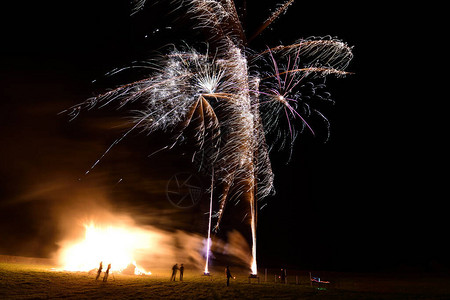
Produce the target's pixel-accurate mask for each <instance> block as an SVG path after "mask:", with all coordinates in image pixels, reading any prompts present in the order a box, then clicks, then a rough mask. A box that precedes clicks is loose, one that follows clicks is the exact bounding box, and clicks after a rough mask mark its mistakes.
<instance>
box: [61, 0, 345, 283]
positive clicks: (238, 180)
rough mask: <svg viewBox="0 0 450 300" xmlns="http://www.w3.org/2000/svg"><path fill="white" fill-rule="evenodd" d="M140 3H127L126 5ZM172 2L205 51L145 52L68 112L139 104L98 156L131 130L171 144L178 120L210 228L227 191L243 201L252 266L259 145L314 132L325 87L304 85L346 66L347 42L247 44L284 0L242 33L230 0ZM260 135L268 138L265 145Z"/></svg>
mask: <svg viewBox="0 0 450 300" xmlns="http://www.w3.org/2000/svg"><path fill="white" fill-rule="evenodd" d="M145 2H146V1H145V0H137V1H134V4H135V6H134V10H133V13H136V12H137V11H138V10H139V9H141V8H143V7H144V6H145ZM172 2H173V3H175V4H179V5H180V6H181V5H183V6H185V7H186V8H187V13H188V16H189V17H190V18H192V19H193V20H195V21H196V24H197V28H200V29H201V30H203V31H204V32H206V33H207V36H208V37H209V39H208V40H207V41H205V42H207V45H208V49H207V50H205V51H203V52H201V51H197V50H195V49H194V48H191V47H187V46H185V47H183V48H182V49H177V48H175V47H174V48H172V49H171V50H170V51H168V53H167V54H165V55H161V56H160V57H159V58H158V59H157V60H155V62H154V66H155V67H154V71H153V72H152V73H151V74H149V76H148V77H146V78H144V79H142V80H139V81H136V82H132V83H129V84H125V85H123V86H120V87H118V88H116V89H113V90H111V91H108V92H106V93H104V94H101V95H99V96H97V97H94V98H91V99H88V100H87V101H85V102H83V103H81V104H79V105H76V106H74V107H72V108H70V109H69V110H67V111H66V112H67V113H68V114H69V115H70V116H71V117H72V118H74V117H76V116H77V115H78V114H79V112H80V111H81V110H83V109H91V108H93V107H104V106H107V105H116V106H118V107H124V106H127V105H128V104H130V103H137V104H139V105H141V107H142V109H139V110H137V111H134V113H133V114H132V118H131V120H132V121H131V122H132V127H131V129H129V130H128V131H127V132H125V133H124V134H123V135H122V136H121V137H120V138H119V139H118V140H116V141H115V142H114V143H113V144H112V145H111V147H110V148H108V149H107V150H106V152H105V153H104V154H103V156H104V155H105V154H106V153H108V152H109V151H110V149H111V148H112V147H113V146H114V145H115V144H117V143H118V142H120V141H121V140H122V139H123V138H125V137H126V136H127V135H128V134H129V133H130V132H131V131H133V130H136V129H138V128H139V129H141V130H142V131H144V132H146V133H148V134H150V133H152V132H155V131H159V130H161V131H165V132H167V133H168V134H170V135H171V136H173V137H174V143H172V144H171V145H172V146H173V145H175V144H177V142H179V141H180V140H181V137H182V136H183V133H184V131H185V130H186V129H187V127H188V126H195V129H196V130H195V132H196V135H195V141H196V146H197V147H196V148H197V150H196V152H195V153H194V156H197V157H201V162H202V164H206V165H207V166H208V168H207V169H208V170H211V172H213V174H214V177H212V178H214V182H213V183H214V185H215V186H217V187H218V188H217V190H218V191H219V193H217V194H218V199H219V209H218V211H217V213H216V214H215V216H216V222H215V227H214V230H217V229H218V228H219V225H220V222H221V219H222V216H223V212H224V210H225V207H226V205H227V202H229V201H230V199H236V200H237V201H240V200H242V201H246V202H247V203H248V204H249V209H250V214H249V215H250V227H251V233H252V262H251V269H252V274H256V273H257V264H256V225H257V208H258V206H257V200H258V199H263V198H264V197H266V196H268V195H269V194H271V193H272V192H273V190H274V188H273V173H272V168H271V164H270V160H269V150H270V149H271V147H272V146H274V145H278V146H279V147H280V148H284V147H285V146H286V143H287V142H288V143H289V147H290V148H292V145H293V142H294V140H295V138H296V137H297V135H298V133H301V132H302V131H304V130H308V131H310V132H312V133H313V134H314V130H313V128H312V126H311V125H310V124H309V121H308V120H309V119H311V118H313V117H314V116H317V117H319V119H322V120H324V122H325V124H326V125H327V126H328V120H327V119H326V118H325V116H324V115H323V114H322V113H321V112H319V111H318V110H317V109H315V108H314V101H331V99H330V98H329V93H327V92H325V91H324V84H322V83H320V84H315V85H314V83H312V81H311V80H312V79H314V78H324V77H326V76H328V75H336V76H344V75H346V74H348V73H347V72H346V71H345V68H346V67H347V66H348V64H349V62H350V60H351V59H352V52H351V48H350V47H349V46H347V45H346V44H345V43H344V42H342V41H340V40H337V39H335V38H331V37H325V38H321V39H317V38H308V39H302V40H299V41H297V42H296V43H295V44H292V45H288V46H276V47H273V48H269V47H268V48H267V49H265V50H263V51H261V52H260V53H257V52H254V51H250V49H249V45H248V43H249V42H248V41H251V40H253V39H255V38H256V37H257V36H258V35H259V34H260V33H261V32H262V31H263V30H264V29H265V28H266V27H268V26H269V25H270V24H271V23H272V22H273V21H274V20H275V19H277V18H278V16H280V15H281V14H282V13H283V12H285V11H286V9H287V8H288V6H289V5H290V4H292V3H293V2H294V1H293V0H290V1H286V2H285V3H284V4H281V5H280V6H279V8H278V9H276V10H275V12H274V13H273V14H272V15H271V16H270V17H269V18H268V19H267V20H266V21H265V22H264V23H263V25H262V26H261V27H260V28H258V30H257V31H256V33H255V34H254V35H252V36H251V38H250V39H247V38H246V35H245V32H244V30H243V28H242V23H241V21H240V19H239V16H238V14H237V10H236V7H235V4H234V2H233V1H232V0H187V1H172ZM305 91H306V92H307V91H309V95H306V94H305V93H306V92H305ZM266 135H267V136H268V137H272V140H271V141H270V143H267V142H266ZM268 145H269V146H268ZM172 146H170V147H172ZM168 147H169V146H168ZM103 156H102V157H103ZM97 163H98V161H97V162H96V163H95V164H94V165H93V167H94V166H95V165H96V164H97ZM211 192H212V191H211ZM209 231H210V230H209ZM208 245H209V238H208Z"/></svg>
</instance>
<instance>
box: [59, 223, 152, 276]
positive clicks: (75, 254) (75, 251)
mask: <svg viewBox="0 0 450 300" xmlns="http://www.w3.org/2000/svg"><path fill="white" fill-rule="evenodd" d="M84 227H85V229H86V233H85V237H84V240H82V241H78V242H75V243H72V244H70V245H67V246H66V247H64V248H63V249H62V252H61V256H60V261H61V263H62V265H63V269H64V270H67V271H90V270H92V269H97V268H98V267H99V264H100V262H103V267H104V269H106V266H107V265H108V264H111V271H112V272H121V271H123V270H124V269H127V270H130V269H132V270H133V269H134V274H135V275H150V274H151V272H147V271H145V270H144V269H142V268H139V267H138V266H137V264H136V260H135V256H136V255H137V253H138V252H140V251H142V250H148V249H150V248H151V246H152V236H151V235H150V234H149V233H148V232H146V231H144V230H139V229H137V228H133V227H126V226H124V227H113V226H106V227H101V226H96V225H95V224H93V223H91V224H89V225H84ZM130 265H134V267H133V266H131V268H130Z"/></svg>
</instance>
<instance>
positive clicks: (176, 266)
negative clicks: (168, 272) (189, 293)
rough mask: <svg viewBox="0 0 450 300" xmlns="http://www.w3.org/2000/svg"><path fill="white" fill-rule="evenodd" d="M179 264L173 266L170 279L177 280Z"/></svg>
mask: <svg viewBox="0 0 450 300" xmlns="http://www.w3.org/2000/svg"><path fill="white" fill-rule="evenodd" d="M177 270H178V264H175V265H174V266H173V267H172V277H170V281H175V277H176V276H177Z"/></svg>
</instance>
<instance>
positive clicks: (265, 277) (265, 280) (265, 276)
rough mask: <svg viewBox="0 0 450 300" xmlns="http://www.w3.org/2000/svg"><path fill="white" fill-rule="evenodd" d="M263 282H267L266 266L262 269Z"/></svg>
mask: <svg viewBox="0 0 450 300" xmlns="http://www.w3.org/2000/svg"><path fill="white" fill-rule="evenodd" d="M264 282H267V268H266V269H265V270H264Z"/></svg>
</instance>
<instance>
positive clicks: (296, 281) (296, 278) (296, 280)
mask: <svg viewBox="0 0 450 300" xmlns="http://www.w3.org/2000/svg"><path fill="white" fill-rule="evenodd" d="M295 284H296V285H298V275H295Z"/></svg>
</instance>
